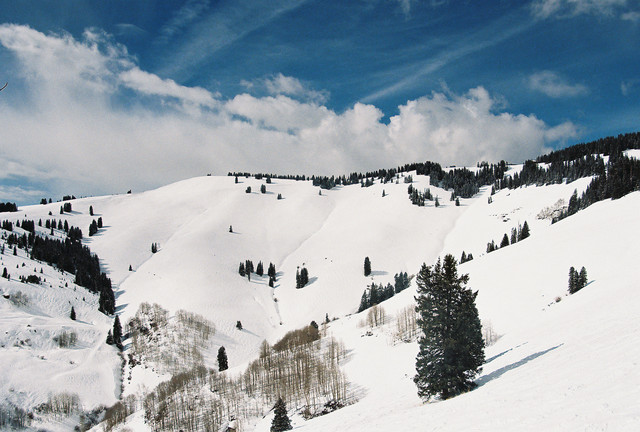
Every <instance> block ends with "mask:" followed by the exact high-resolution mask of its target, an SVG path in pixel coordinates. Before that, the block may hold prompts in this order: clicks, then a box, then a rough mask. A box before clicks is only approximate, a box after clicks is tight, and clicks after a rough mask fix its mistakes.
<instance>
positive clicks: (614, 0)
mask: <svg viewBox="0 0 640 432" xmlns="http://www.w3.org/2000/svg"><path fill="white" fill-rule="evenodd" d="M627 4H628V0H537V1H535V2H533V3H532V4H531V11H532V13H533V15H534V16H535V17H537V18H540V19H546V18H570V17H574V16H577V15H581V14H593V15H606V16H614V15H616V13H618V12H619V11H620V9H621V8H623V7H625V6H627Z"/></svg>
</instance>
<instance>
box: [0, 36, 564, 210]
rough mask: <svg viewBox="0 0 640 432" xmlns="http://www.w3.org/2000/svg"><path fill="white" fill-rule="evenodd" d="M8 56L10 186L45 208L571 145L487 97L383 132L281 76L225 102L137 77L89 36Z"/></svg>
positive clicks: (457, 101)
mask: <svg viewBox="0 0 640 432" xmlns="http://www.w3.org/2000/svg"><path fill="white" fill-rule="evenodd" d="M0 44H2V45H3V46H4V47H6V48H7V49H8V50H9V51H11V52H12V53H13V54H14V59H15V64H16V65H17V66H16V68H17V70H16V72H17V75H18V76H22V78H16V80H15V81H13V82H15V85H12V86H11V88H12V89H19V88H21V87H25V88H27V90H28V97H26V98H25V97H24V94H22V93H19V94H18V93H16V94H13V93H11V92H3V94H2V98H0V128H1V130H2V131H3V137H2V140H0V164H2V166H3V173H2V176H3V178H4V179H5V183H6V180H7V179H15V178H16V177H19V176H23V177H28V178H29V179H30V181H31V182H32V184H35V185H43V184H46V185H47V186H46V187H47V189H48V193H47V194H46V195H47V196H56V195H61V194H66V193H73V194H74V195H77V196H79V195H90V194H94V195H95V194H102V193H113V192H123V191H126V190H128V189H133V190H142V189H148V188H151V187H156V186H160V185H162V184H166V183H169V182H172V181H175V180H178V179H182V178H188V177H192V176H195V175H202V174H205V173H209V172H213V173H216V174H225V173H226V172H228V171H233V170H243V171H245V170H246V171H260V172H280V173H301V174H303V173H304V174H313V173H317V174H343V173H348V172H352V171H356V170H358V171H361V170H371V169H376V168H382V167H389V166H396V165H398V164H403V163H407V162H413V161H424V160H434V161H438V162H441V163H444V164H458V165H461V164H475V162H476V161H478V160H490V161H496V160H500V159H507V160H509V161H513V162H518V161H522V160H523V159H525V158H530V157H535V156H537V155H538V154H540V153H541V152H542V151H544V150H545V149H546V147H548V146H549V144H550V143H553V142H556V141H559V140H563V139H566V138H568V137H573V136H575V135H576V128H575V126H574V125H573V124H572V123H563V124H562V125H559V126H555V127H551V126H549V125H547V124H545V123H544V122H543V121H542V120H540V119H538V118H536V117H535V116H533V115H528V116H525V115H518V114H511V113H508V112H503V108H502V106H501V104H500V99H499V98H498V97H495V96H491V95H490V94H489V93H488V92H487V91H486V90H485V89H484V88H482V87H478V88H475V89H472V90H470V91H469V92H468V93H466V94H463V95H456V94H452V93H450V92H448V93H447V94H443V93H433V94H431V95H429V96H425V97H422V98H419V99H417V100H413V101H408V102H407V103H406V104H404V105H402V106H401V107H400V110H399V111H400V112H399V114H398V115H396V116H393V117H392V118H391V119H390V122H389V124H385V123H384V122H383V121H382V118H383V113H382V112H381V111H380V110H379V109H378V108H377V107H375V106H373V105H371V104H363V103H356V104H355V105H354V106H353V107H352V108H350V109H348V110H346V111H345V112H342V113H337V112H335V111H333V110H331V109H329V108H327V107H326V106H324V105H322V104H319V103H317V102H314V101H310V100H296V99H294V98H293V97H290V96H289V95H287V94H285V93H290V94H291V95H300V92H305V91H308V90H307V89H306V88H305V87H304V86H303V85H299V81H297V80H295V79H294V78H291V77H285V76H282V77H280V76H277V77H276V78H279V79H275V80H272V81H271V85H273V93H277V94H274V95H271V96H263V97H256V96H252V95H249V94H241V95H237V96H235V97H233V98H231V99H227V100H222V99H220V98H219V96H217V95H214V94H211V93H210V92H208V91H207V90H206V89H202V88H189V87H185V86H181V85H180V84H178V83H176V82H174V81H171V80H166V79H162V78H160V77H158V76H156V75H154V74H151V73H149V72H146V71H143V70H141V69H140V68H139V67H138V66H137V65H135V63H134V62H133V61H132V60H131V59H130V58H129V56H128V54H127V53H126V50H124V49H123V48H122V47H119V46H117V45H115V44H113V43H111V42H109V41H108V38H107V39H105V38H104V37H103V36H101V35H100V34H99V33H95V32H94V33H88V34H87V35H86V36H85V38H84V39H83V40H75V39H73V38H71V37H70V36H68V35H44V34H42V33H40V32H37V31H35V30H32V29H30V28H28V27H22V26H10V25H4V26H0ZM12 64H13V63H11V64H7V66H6V67H7V68H9V67H10V65H12ZM7 71H8V70H7ZM16 81H20V82H16ZM264 85H266V83H265V84H264ZM16 91H17V90H16ZM176 101H178V102H179V103H176ZM185 106H187V107H188V109H185ZM8 155H11V156H10V158H9V156H8ZM16 193H17V192H16ZM39 196H45V194H44V193H38V197H39Z"/></svg>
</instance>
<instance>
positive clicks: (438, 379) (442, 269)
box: [414, 255, 484, 399]
mask: <svg viewBox="0 0 640 432" xmlns="http://www.w3.org/2000/svg"><path fill="white" fill-rule="evenodd" d="M456 266H457V263H456V260H455V258H454V257H453V255H447V256H445V257H444V260H443V261H442V262H441V261H440V260H438V262H437V263H436V265H435V266H427V265H425V264H423V265H422V268H421V269H420V272H419V273H418V276H417V285H418V296H417V297H416V302H417V307H416V311H417V312H418V325H419V326H420V329H421V330H422V333H423V334H422V336H421V337H420V340H419V346H420V350H419V352H418V356H417V358H416V371H417V375H416V376H415V377H414V382H415V383H416V385H417V386H418V395H419V396H420V397H424V398H430V397H432V396H436V395H439V396H440V397H441V398H442V399H448V398H450V397H453V396H455V395H457V394H459V393H462V392H464V391H467V390H470V389H472V388H473V387H475V384H474V382H473V379H474V378H475V376H476V375H477V374H478V373H479V372H480V371H481V366H482V364H483V363H484V341H483V340H482V327H481V324H480V318H479V317H478V310H477V309H476V306H475V298H476V295H477V293H473V292H472V291H471V290H469V289H467V288H465V285H466V284H467V283H468V281H469V275H466V274H465V275H462V276H458V271H457V268H456Z"/></svg>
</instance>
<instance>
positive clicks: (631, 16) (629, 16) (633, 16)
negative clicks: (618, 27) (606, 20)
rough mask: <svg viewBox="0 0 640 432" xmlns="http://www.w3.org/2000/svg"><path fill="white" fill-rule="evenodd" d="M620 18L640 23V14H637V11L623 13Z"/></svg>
mask: <svg viewBox="0 0 640 432" xmlns="http://www.w3.org/2000/svg"><path fill="white" fill-rule="evenodd" d="M620 18H622V19H623V20H626V21H631V22H634V23H637V22H639V21H640V12H637V11H630V12H626V13H623V14H622V16H621V17H620Z"/></svg>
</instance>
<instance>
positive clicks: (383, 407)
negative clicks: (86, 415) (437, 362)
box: [0, 168, 640, 431]
mask: <svg viewBox="0 0 640 432" xmlns="http://www.w3.org/2000/svg"><path fill="white" fill-rule="evenodd" d="M516 169H517V168H516ZM412 174H413V179H414V182H413V187H414V188H417V189H419V190H423V189H425V188H427V187H429V188H430V189H431V193H432V194H433V196H434V197H435V196H437V197H438V198H439V203H440V206H439V207H435V206H434V202H433V201H431V202H428V203H427V206H426V207H418V206H414V205H412V204H411V202H410V201H409V199H408V194H407V186H408V185H407V184H405V183H404V182H403V178H402V177H400V178H399V179H398V182H397V183H394V182H390V183H386V184H380V183H379V182H377V181H376V183H375V184H374V185H373V186H370V187H366V188H362V187H360V186H359V185H351V186H342V187H336V188H334V189H332V190H321V191H320V189H319V188H317V187H313V186H312V185H311V183H310V182H308V181H305V182H296V181H293V180H276V179H274V180H273V182H272V183H271V184H266V189H267V190H266V193H261V192H260V187H261V185H263V184H265V182H264V180H256V179H254V178H242V177H240V178H239V182H238V183H237V184H236V183H235V182H234V177H200V178H194V179H190V180H185V181H182V182H179V183H175V184H172V185H169V186H166V187H163V188H160V189H157V190H153V191H148V192H143V193H139V194H127V195H119V196H109V197H96V198H83V199H78V200H73V201H71V203H72V205H73V212H72V213H68V214H65V216H64V218H65V220H68V222H69V224H71V225H74V226H78V227H80V228H81V229H82V230H83V232H84V233H85V238H84V240H83V242H84V244H86V245H88V246H89V247H90V248H91V250H92V251H93V252H95V253H97V254H98V255H99V257H100V259H101V264H102V266H103V269H104V270H106V271H107V272H108V274H109V277H110V278H111V279H112V281H113V282H114V291H115V292H116V299H117V306H118V308H117V313H118V314H119V315H120V318H121V320H122V322H123V323H126V322H127V321H128V320H129V318H131V317H133V316H134V315H135V314H136V312H137V311H138V308H139V305H140V304H142V303H145V302H146V303H157V304H159V305H160V306H161V307H162V308H164V309H166V310H167V311H168V313H169V316H170V317H173V315H174V314H175V313H176V312H177V311H178V310H180V309H182V310H186V311H189V312H194V313H197V314H200V315H202V316H203V317H204V318H206V319H207V320H209V321H211V322H212V323H213V325H214V326H215V334H213V335H212V336H211V338H210V339H209V340H208V341H206V343H205V344H204V346H203V356H204V359H205V365H206V366H209V367H212V368H215V367H216V358H215V357H216V352H217V350H218V348H219V347H220V346H224V347H225V348H226V352H227V354H228V357H229V365H230V371H229V372H228V373H229V374H230V375H233V374H239V373H240V372H242V371H243V370H244V368H245V367H246V365H247V364H248V363H249V362H251V361H252V360H254V359H256V358H257V357H258V355H259V350H260V344H261V343H262V341H263V340H265V339H266V340H267V341H268V342H270V343H273V342H275V341H276V340H278V339H279V338H280V337H282V336H283V335H284V334H285V332H287V331H289V330H292V329H296V328H300V327H302V326H305V325H307V324H309V323H310V322H311V321H312V320H314V321H316V322H318V323H320V322H323V321H324V320H325V317H327V316H328V317H329V318H330V319H332V320H333V319H334V318H336V320H334V321H332V322H331V323H330V324H329V325H328V331H327V332H328V333H329V335H332V336H333V337H335V338H336V339H337V340H341V341H342V342H343V343H344V344H345V348H346V352H347V357H346V359H345V360H343V361H342V362H341V365H342V369H343V372H344V373H345V374H346V377H347V379H348V380H349V382H350V388H351V389H352V392H353V394H354V397H356V398H357V399H358V402H356V403H354V404H352V405H349V406H347V407H345V408H342V409H340V410H338V411H336V412H334V413H331V414H328V415H325V416H321V417H317V418H314V419H312V420H308V421H305V420H303V419H302V417H300V416H298V415H294V423H295V426H296V428H299V430H306V431H316V430H317V431H330V430H343V429H345V428H349V429H351V430H354V431H359V430H363V431H364V430H367V431H377V430H379V431H383V430H384V431H389V430H399V429H409V428H412V429H419V430H451V431H455V430H461V429H469V430H516V429H517V430H589V429H594V430H629V429H635V428H637V427H638V425H640V410H639V409H638V408H637V401H638V400H640V390H638V389H640V375H638V374H637V373H636V371H637V365H636V364H635V363H634V362H635V360H634V359H635V358H637V357H638V355H640V348H639V347H638V346H637V344H636V343H635V341H637V340H638V337H639V336H640V324H638V323H637V322H636V321H637V320H636V319H635V314H634V313H633V312H634V311H635V310H637V308H638V306H640V305H639V304H638V303H640V297H638V296H637V295H635V294H636V293H635V291H634V290H635V285H636V284H635V282H634V281H636V280H637V279H638V276H639V275H638V272H639V270H637V268H638V267H637V265H636V262H635V261H637V257H638V256H640V250H639V248H640V246H638V245H639V244H640V242H639V240H640V228H639V227H638V226H637V223H636V215H637V212H638V209H640V193H638V192H635V193H632V194H629V195H627V196H626V197H624V198H622V199H619V200H615V201H610V200H607V201H603V202H600V203H597V204H594V205H592V206H591V207H589V208H587V209H585V210H582V211H580V212H579V213H577V214H576V215H573V216H571V217H569V218H566V219H564V220H562V221H560V222H558V223H556V224H553V225H552V224H551V221H550V218H549V217H548V215H549V214H550V212H552V211H553V209H557V208H560V207H562V206H566V202H568V200H569V197H570V196H571V194H572V192H573V191H574V189H577V190H578V192H581V191H583V190H584V189H585V188H586V186H587V185H588V183H589V181H590V179H589V178H585V179H580V180H577V181H575V182H573V183H570V184H556V185H551V186H544V187H534V186H530V187H522V188H518V189H513V190H508V189H504V190H501V191H498V192H496V194H495V195H493V196H491V191H490V188H488V187H487V188H484V189H483V190H482V191H481V192H480V193H479V194H478V195H476V196H475V197H474V198H471V199H461V200H460V204H461V205H460V206H456V205H455V204H454V202H453V201H450V200H449V196H450V194H451V193H450V192H448V191H445V190H443V189H439V188H436V187H433V186H429V178H428V177H427V176H419V175H416V174H415V173H412ZM248 186H250V187H251V190H252V192H251V193H247V192H246V189H247V187H248ZM383 191H384V193H383ZM279 194H281V195H282V199H277V197H278V195H279ZM490 197H491V201H492V202H491V203H489V198H490ZM59 206H60V204H59V203H53V204H48V205H39V206H29V207H25V208H21V209H20V212H18V213H3V214H2V215H1V216H0V219H8V220H13V221H17V220H23V219H25V218H29V219H34V220H36V221H37V220H38V219H43V220H44V219H46V218H50V217H51V216H48V215H49V212H52V213H53V214H54V215H55V216H56V217H58V216H59V215H58V214H57V213H58V209H59ZM90 206H91V207H92V208H93V209H94V212H95V214H94V216H91V215H89V207H90ZM59 217H60V218H62V215H60V216H59ZM97 217H101V218H102V219H103V220H104V228H102V229H100V230H99V231H98V233H97V234H96V235H94V236H92V237H88V236H87V232H88V227H89V224H90V223H91V221H92V220H93V219H95V218H97ZM525 221H526V222H527V223H528V225H529V227H530V229H531V236H530V237H529V238H527V239H525V240H522V241H521V242H518V243H517V244H513V245H510V246H508V247H506V248H503V249H499V250H497V251H494V252H492V253H488V254H487V253H486V247H487V243H488V242H491V241H492V240H493V241H495V242H496V243H497V244H499V243H500V240H501V238H502V236H503V235H504V234H505V233H506V234H509V233H510V232H511V230H512V229H513V228H516V229H517V228H518V226H520V225H522V224H523V223H524V222H525ZM230 227H232V230H231V231H232V232H230ZM153 243H156V244H157V245H158V246H159V248H158V249H159V250H158V252H157V253H152V252H151V245H152V244H153ZM463 251H465V252H466V253H472V254H473V256H474V259H473V260H472V261H469V262H467V263H465V264H462V265H461V266H460V271H461V272H463V273H469V274H470V286H471V287H472V288H473V289H474V290H478V291H479V295H478V299H477V305H478V309H479V312H480V317H481V319H482V320H483V323H484V324H485V326H486V327H489V326H491V327H492V329H493V331H494V332H495V333H497V334H498V335H499V336H500V338H499V340H498V341H497V342H496V343H495V344H494V345H492V346H490V347H488V348H487V350H486V358H487V363H486V365H485V367H484V371H483V373H482V375H481V376H480V377H479V378H478V383H479V384H480V387H479V388H477V389H476V390H474V391H472V392H469V393H467V394H464V395H461V396H459V397H456V398H453V399H451V400H447V401H442V402H432V403H428V404H424V403H422V401H420V400H419V398H418V397H417V394H416V388H415V385H414V384H413V381H412V377H413V375H414V374H415V365H414V363H415V355H416V353H417V344H416V342H415V340H414V341H413V342H409V343H405V342H401V341H399V340H398V338H397V337H395V336H394V333H395V332H396V322H395V319H396V316H398V314H400V313H401V312H402V311H403V310H406V308H407V307H411V306H412V305H413V295H414V294H415V283H413V284H412V285H411V287H410V288H409V289H407V290H405V291H403V292H401V293H399V294H397V295H396V296H394V297H393V298H391V299H389V300H387V301H385V302H384V303H382V305H381V306H382V307H383V308H384V310H385V312H386V316H387V319H386V324H385V325H383V326H379V327H375V328H373V329H369V328H368V327H367V326H366V325H365V326H364V327H363V326H362V322H363V321H365V320H366V315H367V311H365V312H362V313H360V314H356V313H355V312H356V311H357V309H358V305H359V302H360V297H361V295H362V293H363V291H364V290H365V288H366V287H367V285H370V284H371V283H372V282H375V283H376V284H380V283H382V284H387V283H389V282H390V283H393V280H394V274H396V273H398V272H407V273H408V274H409V275H414V274H415V273H416V272H417V271H418V270H419V267H420V265H421V264H422V263H423V262H424V263H427V264H432V263H433V262H434V261H435V260H436V259H437V258H438V257H439V256H443V255H444V254H445V253H452V254H454V255H455V256H456V257H458V258H459V257H460V256H461V253H462V252H463ZM365 257H369V258H370V260H371V263H372V270H373V271H372V274H371V276H369V277H365V276H364V275H363V261H364V258H365ZM20 259H21V258H20V257H14V256H11V254H10V253H9V251H8V250H7V251H5V254H4V255H2V264H3V265H5V266H6V267H7V268H8V269H9V271H10V273H11V277H12V281H6V280H4V279H1V280H0V288H1V289H2V291H3V293H12V292H15V291H17V290H21V291H22V292H23V293H26V294H27V295H28V296H29V297H30V299H32V300H31V302H30V303H29V305H27V306H16V305H15V304H13V303H11V300H10V299H0V301H2V303H1V305H0V306H1V307H2V311H3V314H2V318H1V319H2V322H3V326H2V328H3V330H4V329H8V330H6V331H7V333H5V334H4V335H0V336H2V337H3V338H4V339H5V340H3V345H5V347H3V348H2V351H0V354H1V356H2V359H3V360H2V362H3V364H9V363H13V364H27V363H26V362H25V361H24V360H23V359H22V357H18V356H25V355H27V356H30V358H36V359H37V358H38V356H41V355H44V357H46V360H39V361H41V362H42V364H43V365H46V368H51V369H55V370H56V372H55V373H52V372H51V371H49V372H47V370H48V369H46V368H45V367H43V368H41V369H38V367H37V366H34V365H35V362H34V361H33V360H30V363H28V365H29V366H28V369H27V370H26V371H23V370H18V369H16V368H15V367H14V368H3V372H2V374H3V379H2V380H1V381H2V382H3V383H7V384H3V385H2V388H1V390H2V395H0V396H1V397H2V398H3V399H5V400H11V401H12V402H13V403H17V404H24V406H25V407H26V408H30V407H32V406H35V405H37V404H38V403H42V401H44V400H46V399H47V397H48V394H49V393H50V392H51V391H52V389H54V388H55V389H59V388H60V389H64V390H65V391H70V392H71V391H72V392H74V393H77V394H78V395H79V397H80V399H81V404H82V406H83V408H84V409H87V410H88V409H92V408H93V407H95V406H96V405H98V404H104V405H107V406H108V405H111V404H113V403H114V402H115V400H116V398H117V397H119V396H120V394H119V382H120V372H119V367H120V364H119V359H118V357H117V355H116V350H115V349H114V348H112V347H109V346H107V345H106V344H104V338H105V336H106V331H107V330H108V329H109V326H110V325H111V323H112V321H111V319H110V318H108V317H106V316H104V315H103V314H101V313H99V312H97V306H96V303H97V299H96V298H94V297H95V296H93V297H92V295H91V294H89V293H87V295H85V294H82V295H83V296H84V297H85V298H86V300H85V301H84V302H80V294H78V292H79V291H72V289H73V288H72V286H73V284H72V283H71V282H72V281H73V277H72V275H67V276H64V275H61V274H60V273H59V272H56V270H54V269H53V268H50V267H48V266H43V267H44V270H43V274H42V275H43V276H44V277H46V279H47V283H50V284H51V285H52V286H51V287H49V288H48V289H49V290H53V289H55V290H56V291H55V292H54V291H51V292H50V291H48V289H43V288H42V286H31V285H27V284H22V283H20V282H17V281H13V279H17V277H18V276H19V275H20V274H21V273H19V272H20V271H22V270H20V269H21V267H20V266H21V263H22V261H20ZM22 260H23V261H25V260H26V262H27V264H26V266H25V274H27V273H26V272H33V263H31V262H29V261H28V260H27V259H26V258H23V259H22ZM245 260H252V261H253V263H255V264H257V263H258V262H259V261H262V262H263V263H264V266H265V269H266V267H267V266H268V265H269V263H273V264H274V265H275V267H276V269H277V280H276V283H275V286H274V288H271V287H269V286H268V277H267V276H266V274H265V276H263V277H260V276H257V275H255V274H252V275H251V280H249V279H248V278H247V277H241V276H240V275H239V273H238V267H239V264H240V263H241V262H245ZM16 265H17V266H18V269H16ZM130 266H131V270H132V271H129V267H130ZM571 266H575V267H577V268H580V267H581V266H585V267H586V269H587V270H588V272H589V280H590V283H589V284H588V285H587V287H585V288H584V289H583V290H582V291H580V292H578V293H576V294H574V295H572V296H568V295H567V278H568V271H569V268H570V267H571ZM40 267H41V266H40V265H39V264H38V265H37V269H36V270H37V272H39V271H40ZM302 267H304V268H307V269H308V271H309V276H310V280H309V284H308V285H307V286H305V287H304V288H302V289H296V271H297V270H298V269H299V268H302ZM65 278H66V279H65ZM65 283H66V284H67V285H68V286H64V285H65ZM77 290H83V289H82V288H77ZM53 293H54V295H52V294H53ZM69 302H70V303H71V304H74V305H77V306H76V311H77V312H78V317H79V318H78V320H77V321H75V322H73V321H70V320H69V319H68V311H67V308H68V305H69V304H70V303H69ZM171 320H173V321H171ZM170 321H171V322H175V319H174V318H170ZM238 321H241V323H242V326H243V328H242V329H241V330H240V329H238V328H236V323H237V322H238ZM27 324H31V325H32V327H31V328H27V327H26V325H27ZM62 328H69V329H73V330H75V331H76V333H77V334H78V344H77V347H76V348H75V349H74V350H62V349H57V348H56V347H54V346H52V342H51V341H50V340H51V337H52V335H53V332H55V331H59V330H60V329H62ZM31 329H33V330H36V329H37V330H38V333H40V334H42V333H43V332H48V333H45V334H46V335H47V336H46V337H42V338H34V337H31V340H32V341H34V340H36V341H38V342H37V344H39V345H37V346H31V347H30V348H29V349H23V348H21V347H10V346H9V344H13V343H14V342H13V341H15V340H24V339H26V338H27V337H28V336H29V335H28V333H29V332H30V331H31ZM18 343H19V342H18ZM131 349H132V348H131V345H130V342H127V341H125V351H124V353H125V355H127V353H128V352H131ZM25 353H26V354H25ZM61 353H64V354H61ZM69 353H71V354H69ZM5 359H6V360H5ZM72 362H73V363H72ZM67 363H68V365H67ZM72 371H73V372H72ZM134 371H135V372H134V373H133V374H132V379H131V380H127V379H125V388H124V395H127V394H136V393H137V394H139V395H141V393H142V392H144V391H145V390H146V391H148V390H151V389H152V388H153V387H154V386H155V385H156V384H157V383H158V382H159V381H160V380H161V379H167V378H169V376H168V375H166V374H163V373H161V372H162V371H159V370H151V369H145V368H144V367H142V366H138V367H137V368H134ZM36 373H37V374H42V375H33V374H36ZM25 374H30V376H32V377H33V376H35V377H37V378H36V379H29V380H27V379H24V376H25ZM30 383H31V384H30ZM65 386H67V387H65ZM56 391H58V390H56ZM18 394H20V395H22V396H20V398H21V399H20V398H17V396H16V395H18ZM291 409H292V411H291V413H292V414H293V407H291ZM266 411H268V409H267V410H265V412H266ZM142 418H143V413H142V412H141V411H139V412H138V413H137V414H134V415H133V416H132V417H131V419H130V420H129V422H128V423H127V424H128V427H130V428H131V429H132V430H136V431H137V430H147V429H148V426H146V425H144V422H143V421H142ZM270 422H271V415H267V416H266V417H265V418H264V419H262V420H260V418H255V419H254V420H253V421H252V422H245V423H244V425H243V430H254V429H255V430H257V431H267V430H269V426H270ZM59 427H60V430H64V427H65V425H60V426H59Z"/></svg>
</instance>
